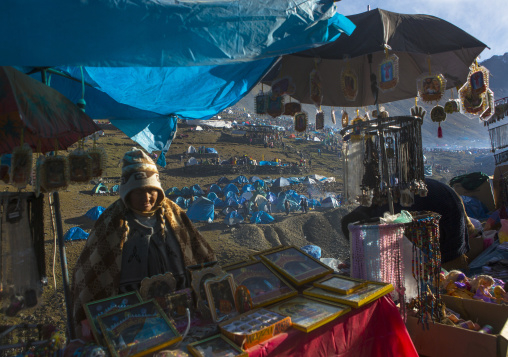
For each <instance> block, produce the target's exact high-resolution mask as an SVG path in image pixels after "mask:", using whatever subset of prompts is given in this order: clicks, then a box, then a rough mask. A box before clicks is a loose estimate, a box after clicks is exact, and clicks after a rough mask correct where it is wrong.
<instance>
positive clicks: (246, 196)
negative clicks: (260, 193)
mask: <svg viewBox="0 0 508 357" xmlns="http://www.w3.org/2000/svg"><path fill="white" fill-rule="evenodd" d="M241 197H242V198H245V199H246V200H250V199H251V198H252V192H244V193H242V196H241Z"/></svg>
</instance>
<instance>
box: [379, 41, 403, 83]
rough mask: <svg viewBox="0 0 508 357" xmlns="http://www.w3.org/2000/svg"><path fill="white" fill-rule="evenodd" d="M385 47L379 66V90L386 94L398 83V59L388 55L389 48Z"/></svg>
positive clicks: (395, 56)
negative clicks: (383, 57)
mask: <svg viewBox="0 0 508 357" xmlns="http://www.w3.org/2000/svg"><path fill="white" fill-rule="evenodd" d="M384 47H385V59H384V60H383V61H381V63H380V64H379V70H378V72H379V79H380V81H379V89H381V91H383V92H386V91H389V90H392V89H393V88H395V87H396V86H397V84H398V83H399V57H397V55H395V54H393V55H391V56H390V55H388V50H391V47H390V46H388V45H387V44H385V45H384Z"/></svg>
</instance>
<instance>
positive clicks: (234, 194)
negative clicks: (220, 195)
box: [226, 191, 240, 200]
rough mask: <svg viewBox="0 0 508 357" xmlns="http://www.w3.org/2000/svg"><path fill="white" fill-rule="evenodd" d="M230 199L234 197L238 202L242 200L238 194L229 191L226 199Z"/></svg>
mask: <svg viewBox="0 0 508 357" xmlns="http://www.w3.org/2000/svg"><path fill="white" fill-rule="evenodd" d="M230 197H233V198H234V199H236V200H239V199H240V197H238V195H237V194H236V193H234V192H233V191H228V193H226V199H228V198H230Z"/></svg>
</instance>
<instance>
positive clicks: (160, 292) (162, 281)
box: [139, 273, 176, 308]
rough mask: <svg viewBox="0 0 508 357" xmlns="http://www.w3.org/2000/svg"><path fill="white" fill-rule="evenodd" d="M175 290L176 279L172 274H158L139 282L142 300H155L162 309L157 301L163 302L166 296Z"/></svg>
mask: <svg viewBox="0 0 508 357" xmlns="http://www.w3.org/2000/svg"><path fill="white" fill-rule="evenodd" d="M175 289H176V279H175V278H174V277H173V274H172V273H165V274H158V275H154V276H152V277H149V278H144V279H143V280H141V285H140V287H139V293H140V295H141V297H142V298H143V300H150V299H157V302H158V303H159V305H160V306H161V307H162V308H165V306H164V305H163V304H161V303H160V301H159V300H161V301H162V300H163V299H164V297H165V296H166V295H168V294H171V293H172V292H174V291H175Z"/></svg>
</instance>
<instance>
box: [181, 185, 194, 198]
mask: <svg viewBox="0 0 508 357" xmlns="http://www.w3.org/2000/svg"><path fill="white" fill-rule="evenodd" d="M182 196H192V191H191V189H190V188H188V187H187V186H185V187H183V188H182Z"/></svg>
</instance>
